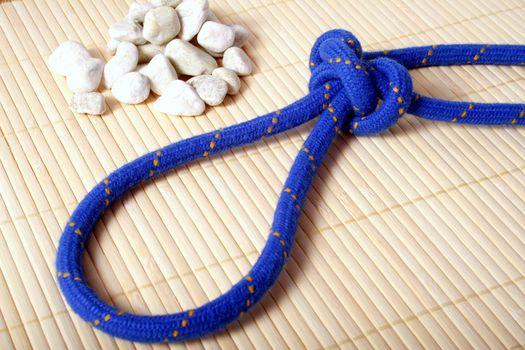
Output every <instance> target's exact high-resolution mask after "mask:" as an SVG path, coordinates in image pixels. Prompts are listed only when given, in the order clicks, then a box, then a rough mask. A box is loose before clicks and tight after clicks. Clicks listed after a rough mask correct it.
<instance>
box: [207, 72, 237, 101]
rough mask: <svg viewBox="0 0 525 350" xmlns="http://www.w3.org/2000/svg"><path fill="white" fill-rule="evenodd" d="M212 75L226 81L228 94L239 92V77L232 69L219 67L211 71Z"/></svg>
mask: <svg viewBox="0 0 525 350" xmlns="http://www.w3.org/2000/svg"><path fill="white" fill-rule="evenodd" d="M212 75H213V76H214V77H217V78H221V79H222V80H224V81H225V82H226V84H227V85H228V95H237V94H238V93H239V90H240V89H241V79H239V77H238V76H237V74H236V73H235V72H234V71H232V70H230V69H228V68H223V67H219V68H217V69H215V70H214V71H213V72H212Z"/></svg>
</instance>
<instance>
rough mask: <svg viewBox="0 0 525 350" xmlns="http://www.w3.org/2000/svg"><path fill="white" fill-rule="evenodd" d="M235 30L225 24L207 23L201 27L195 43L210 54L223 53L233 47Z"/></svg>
mask: <svg viewBox="0 0 525 350" xmlns="http://www.w3.org/2000/svg"><path fill="white" fill-rule="evenodd" d="M234 40H235V30H234V29H233V28H232V27H230V26H227V25H226V24H221V23H216V22H211V21H208V22H206V23H204V24H203V25H202V28H201V31H200V32H199V35H197V42H198V43H199V45H200V46H202V47H203V48H205V49H206V50H208V51H211V52H224V51H226V49H227V48H229V47H231V46H232V45H233V42H234Z"/></svg>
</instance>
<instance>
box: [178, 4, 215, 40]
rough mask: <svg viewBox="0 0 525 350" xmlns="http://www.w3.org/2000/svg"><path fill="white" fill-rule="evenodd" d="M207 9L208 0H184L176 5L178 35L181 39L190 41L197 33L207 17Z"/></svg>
mask: <svg viewBox="0 0 525 350" xmlns="http://www.w3.org/2000/svg"><path fill="white" fill-rule="evenodd" d="M208 10H209V4H208V0H184V1H183V2H182V3H181V4H180V5H179V6H177V13H178V14H179V18H180V23H181V30H180V33H179V37H180V38H181V39H182V40H186V41H190V40H191V39H193V38H194V37H195V35H197V33H198V32H199V30H200V29H201V27H202V25H203V24H204V22H205V21H206V18H208V15H209V13H208Z"/></svg>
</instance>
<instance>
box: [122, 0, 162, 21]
mask: <svg viewBox="0 0 525 350" xmlns="http://www.w3.org/2000/svg"><path fill="white" fill-rule="evenodd" d="M155 7H156V6H155V5H153V4H152V3H150V2H139V1H133V2H132V3H131V5H129V10H128V18H129V19H130V20H132V21H135V22H139V23H142V22H144V16H146V13H148V11H149V10H151V9H153V8H155Z"/></svg>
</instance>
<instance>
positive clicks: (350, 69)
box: [309, 29, 413, 135]
mask: <svg viewBox="0 0 525 350" xmlns="http://www.w3.org/2000/svg"><path fill="white" fill-rule="evenodd" d="M362 57H363V52H362V48H361V44H360V43H359V41H358V40H357V39H356V37H355V36H354V35H353V34H352V33H350V32H348V31H346V30H340V29H339V30H331V31H328V32H326V33H324V34H323V35H321V36H320V37H319V38H318V39H317V41H316V43H315V44H314V46H313V48H312V53H311V55H310V70H311V72H312V77H311V79H310V85H309V88H310V91H314V90H317V89H320V88H323V87H324V89H326V90H327V91H326V92H325V98H326V99H327V101H328V103H327V104H326V105H327V106H328V105H329V104H330V103H332V102H333V101H334V97H335V96H336V95H338V94H344V96H345V98H343V99H338V101H339V102H338V103H339V104H343V105H342V106H341V105H340V106H336V107H338V108H337V109H338V110H342V111H345V114H346V115H342V116H340V117H341V118H344V124H343V130H346V131H349V132H352V133H354V134H355V135H370V134H377V133H380V132H383V131H385V130H387V129H388V128H389V127H391V126H392V125H394V124H395V123H396V122H397V120H398V119H399V117H400V116H401V115H403V114H404V113H405V111H406V110H407V108H408V106H409V104H410V101H411V99H412V93H413V90H412V78H411V77H410V75H409V74H408V70H407V69H406V68H405V67H404V66H402V65H401V64H399V63H398V62H396V61H395V60H393V59H390V58H385V57H380V58H376V59H374V60H371V61H367V60H364V59H363V58H362ZM341 101H342V102H341Z"/></svg>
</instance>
